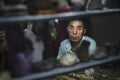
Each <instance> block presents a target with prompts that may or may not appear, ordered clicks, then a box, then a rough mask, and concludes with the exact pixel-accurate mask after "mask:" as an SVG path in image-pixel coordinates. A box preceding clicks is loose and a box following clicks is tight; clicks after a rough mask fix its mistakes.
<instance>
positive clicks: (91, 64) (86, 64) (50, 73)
mask: <svg viewBox="0 0 120 80" xmlns="http://www.w3.org/2000/svg"><path fill="white" fill-rule="evenodd" d="M118 60H120V55H118V56H109V57H107V58H105V59H102V60H92V61H89V62H84V63H79V64H76V65H74V66H71V67H58V68H54V69H52V70H50V71H45V72H39V73H33V74H30V75H28V76H25V77H19V78H13V79H12V80H34V79H40V78H45V77H50V76H55V75H59V74H64V73H69V72H74V71H79V70H82V69H86V68H90V67H94V66H98V65H99V66H100V65H103V64H105V63H109V62H112V61H118Z"/></svg>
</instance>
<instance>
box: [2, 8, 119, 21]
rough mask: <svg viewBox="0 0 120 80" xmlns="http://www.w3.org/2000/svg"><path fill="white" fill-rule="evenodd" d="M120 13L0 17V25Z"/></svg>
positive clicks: (95, 11)
mask: <svg viewBox="0 0 120 80" xmlns="http://www.w3.org/2000/svg"><path fill="white" fill-rule="evenodd" d="M110 13H120V9H105V10H87V11H74V12H73V11H71V12H66V13H57V14H49V15H25V16H11V17H0V23H12V22H13V23H15V22H29V21H45V20H51V19H67V18H72V17H78V16H79V17H83V16H90V15H100V14H110Z"/></svg>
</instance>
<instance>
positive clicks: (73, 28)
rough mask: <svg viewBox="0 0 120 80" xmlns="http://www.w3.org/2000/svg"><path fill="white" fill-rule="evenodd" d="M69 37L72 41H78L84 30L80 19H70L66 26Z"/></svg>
mask: <svg viewBox="0 0 120 80" xmlns="http://www.w3.org/2000/svg"><path fill="white" fill-rule="evenodd" d="M67 31H68V35H69V38H70V40H71V41H72V42H79V41H80V40H81V38H82V36H83V34H84V33H85V32H86V29H84V25H83V22H82V21H78V20H75V21H71V22H70V23H69V25H68V27H67Z"/></svg>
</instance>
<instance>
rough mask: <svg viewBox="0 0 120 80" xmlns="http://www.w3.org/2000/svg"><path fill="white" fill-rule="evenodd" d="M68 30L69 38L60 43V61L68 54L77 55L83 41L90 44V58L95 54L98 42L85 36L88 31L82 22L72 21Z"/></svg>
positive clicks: (58, 56)
mask: <svg viewBox="0 0 120 80" xmlns="http://www.w3.org/2000/svg"><path fill="white" fill-rule="evenodd" d="M66 29H67V33H68V36H69V38H68V39H65V40H63V41H62V42H61V43H60V47H59V51H58V55H57V59H58V60H59V59H61V57H63V56H64V55H66V54H76V51H77V49H78V48H79V47H80V46H81V44H82V42H83V41H88V42H89V43H90V45H89V47H88V53H89V56H91V55H92V54H93V53H94V50H95V49H96V48H97V45H96V41H95V40H94V39H92V38H91V37H88V36H86V35H85V33H86V31H87V30H86V28H85V25H84V22H83V21H82V20H72V21H70V22H69V24H68V26H67V28H66ZM79 61H80V59H79Z"/></svg>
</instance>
